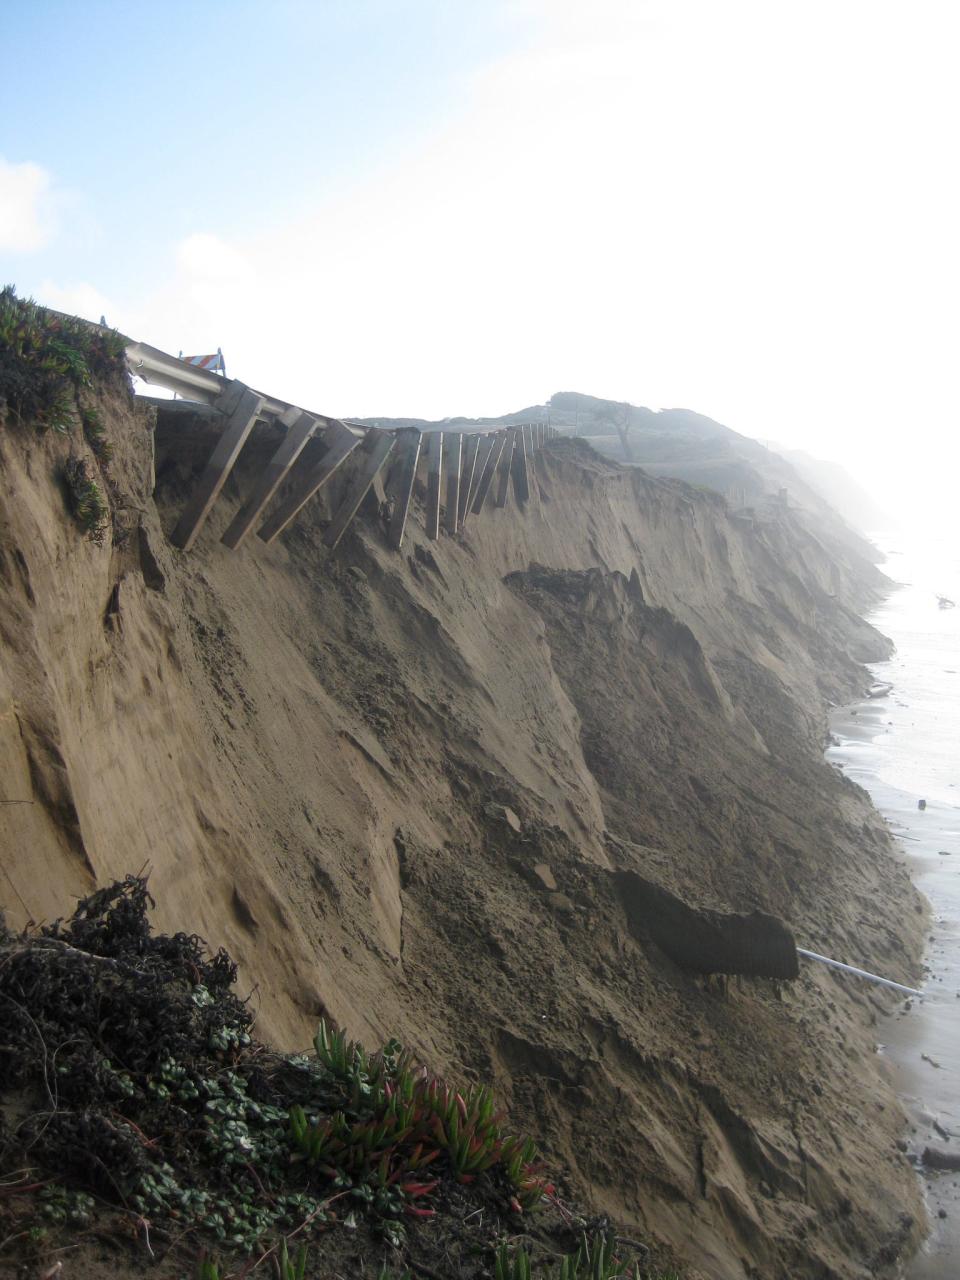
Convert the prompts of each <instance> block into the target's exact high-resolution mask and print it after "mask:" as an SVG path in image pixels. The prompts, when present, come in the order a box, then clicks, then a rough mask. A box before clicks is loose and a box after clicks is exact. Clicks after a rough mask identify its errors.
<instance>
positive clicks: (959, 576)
mask: <svg viewBox="0 0 960 1280" xmlns="http://www.w3.org/2000/svg"><path fill="white" fill-rule="evenodd" d="M874 540H875V541H876V542H877V543H878V545H880V546H881V548H882V549H883V550H884V551H885V553H886V557H887V559H886V562H885V563H884V564H883V566H882V568H883V570H884V572H885V573H886V574H887V575H888V576H889V577H891V578H893V579H894V580H895V581H896V582H897V583H899V584H901V585H900V586H899V587H898V589H897V590H895V591H893V592H892V593H891V594H890V595H889V596H888V597H887V599H886V600H885V601H884V602H883V604H881V605H880V607H879V608H878V609H876V611H875V612H874V613H872V614H871V615H870V621H871V622H872V623H873V624H874V625H875V626H876V627H878V628H879V630H880V631H882V632H884V634H885V635H888V636H889V637H890V638H891V639H892V640H893V641H894V643H895V644H896V652H895V653H894V655H893V657H892V658H891V659H890V660H889V661H888V662H881V663H875V664H873V665H872V667H871V670H872V672H873V674H874V676H875V678H876V680H877V681H878V682H889V683H890V684H891V685H892V688H891V690H890V692H889V693H888V694H886V695H885V696H883V697H879V698H870V699H866V700H864V701H863V702H860V703H856V704H854V705H853V706H851V707H844V708H842V709H838V710H837V711H836V712H835V713H834V714H833V715H832V716H831V733H832V735H833V740H834V741H833V743H832V745H831V746H830V747H829V748H828V749H827V753H826V755H827V759H828V760H829V761H830V762H831V763H833V764H834V765H836V766H837V767H838V768H842V769H843V771H844V772H845V773H846V774H847V775H848V776H849V777H851V778H852V779H853V780H854V781H856V782H858V783H859V784H860V785H861V786H862V787H864V788H865V789H866V790H867V791H868V792H869V793H870V795H871V797H872V799H873V802H874V804H875V805H876V806H877V808H878V809H879V810H880V812H881V813H882V814H883V815H884V817H886V819H887V820H888V822H889V824H890V827H891V829H892V831H893V833H894V835H895V836H896V837H897V840H898V843H899V845H900V848H901V850H902V852H903V854H904V856H905V858H906V860H907V864H908V866H909V869H910V872H911V875H912V877H913V880H914V883H915V884H916V885H917V887H918V888H919V889H920V891H921V892H922V893H923V894H925V895H926V897H927V898H928V900H929V902H930V904H931V908H932V918H931V927H930V931H929V940H928V943H927V951H926V956H925V961H926V970H925V974H924V979H923V982H922V983H921V985H922V987H923V990H924V999H923V1000H922V1001H908V1000H907V1001H904V1002H903V1004H902V1005H900V1006H899V1008H898V1010H897V1011H896V1012H895V1013H894V1015H893V1016H891V1017H890V1018H888V1019H886V1020H885V1022H884V1023H882V1024H881V1026H880V1028H879V1029H878V1035H879V1036H880V1037H881V1038H882V1041H883V1043H882V1044H880V1045H878V1051H879V1052H880V1053H882V1054H884V1055H885V1057H886V1059H887V1060H888V1062H889V1065H890V1069H891V1071H892V1073H893V1076H894V1079H895V1081H896V1083H897V1087H898V1089H899V1092H900V1095H901V1098H902V1100H903V1103H904V1106H905V1108H906V1111H907V1114H908V1117H909V1121H910V1128H909V1131H908V1134H907V1137H908V1141H909V1151H910V1154H911V1156H913V1157H915V1158H916V1160H917V1162H918V1165H919V1159H920V1156H921V1155H922V1152H923V1149H924V1147H927V1146H930V1147H935V1148H938V1149H940V1150H943V1151H948V1152H951V1153H955V1154H956V1155H957V1156H958V1157H960V549H958V546H957V544H956V542H954V541H951V540H949V539H946V538H941V539H939V540H936V539H930V540H928V541H925V542H924V543H922V544H916V545H911V544H910V543H909V542H908V541H907V540H906V539H904V538H899V539H897V538H889V537H878V538H875V539H874ZM938 597H946V598H947V599H949V600H953V601H955V602H956V607H955V608H941V607H940V606H939V604H938ZM921 801H924V802H925V807H924V808H921V807H920V802H921ZM838 959H844V960H851V961H852V963H854V964H856V963H857V959H856V957H846V956H841V957H838ZM851 981H854V979H851ZM921 1172H922V1175H923V1185H924V1188H925V1192H926V1199H927V1206H928V1210H929V1213H930V1219H931V1235H930V1238H929V1240H928V1241H927V1244H926V1246H925V1248H924V1250H923V1251H922V1252H921V1254H920V1255H918V1257H917V1258H916V1259H914V1260H913V1261H912V1263H910V1264H909V1265H908V1267H907V1270H906V1273H905V1274H906V1276H907V1277H909V1280H954V1278H955V1277H956V1276H958V1275H960V1170H958V1171H957V1172H953V1171H950V1172H941V1173H936V1172H927V1171H925V1170H923V1171H921Z"/></svg>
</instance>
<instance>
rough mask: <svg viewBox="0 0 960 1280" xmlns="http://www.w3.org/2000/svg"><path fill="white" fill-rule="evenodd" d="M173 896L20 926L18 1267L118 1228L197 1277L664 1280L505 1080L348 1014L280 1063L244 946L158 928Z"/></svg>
mask: <svg viewBox="0 0 960 1280" xmlns="http://www.w3.org/2000/svg"><path fill="white" fill-rule="evenodd" d="M150 906H152V901H151V899H150V896H149V894H148V891H147V886H146V882H145V881H144V880H143V879H142V878H139V877H129V878H128V879H127V880H125V881H123V882H120V883H117V884H114V885H111V886H109V887H107V888H105V889H102V890H100V891H98V892H97V893H94V894H92V895H91V896H90V897H88V898H86V899H84V900H82V901H81V902H80V903H78V905H77V908H76V910H75V912H74V914H73V915H72V916H71V917H70V919H69V920H67V921H57V922H56V923H55V924H53V925H51V926H49V927H45V928H41V929H39V930H36V931H32V932H29V933H27V934H23V935H19V936H14V935H11V934H8V933H2V932H0V1264H2V1263H4V1262H6V1261H8V1260H10V1259H11V1257H12V1258H14V1259H20V1260H24V1259H25V1260H26V1262H27V1263H29V1264H31V1265H32V1264H34V1263H36V1264H41V1263H42V1264H49V1262H50V1260H51V1259H56V1258H57V1251H58V1249H60V1248H63V1247H65V1246H66V1245H68V1244H69V1246H70V1247H71V1248H75V1247H76V1246H77V1245H81V1246H82V1245H83V1242H84V1241H88V1242H89V1241H91V1240H93V1239H94V1238H96V1239H100V1240H102V1239H103V1238H104V1236H105V1235H106V1236H107V1237H108V1238H112V1239H113V1240H114V1241H115V1242H116V1248H117V1250H118V1251H120V1253H121V1254H125V1256H127V1258H128V1260H129V1262H130V1265H131V1266H132V1267H133V1269H134V1270H136V1269H138V1268H139V1267H140V1266H143V1268H144V1269H145V1270H146V1271H149V1269H150V1267H152V1266H153V1265H154V1264H155V1261H165V1260H166V1261H168V1262H173V1263H174V1265H178V1266H180V1267H181V1274H183V1275H184V1276H185V1277H190V1280H193V1277H197V1276H198V1277H200V1278H201V1280H226V1277H240V1276H248V1275H250V1274H251V1273H252V1272H253V1271H255V1270H256V1269H257V1268H258V1267H259V1266H261V1265H264V1266H265V1267H269V1268H270V1269H271V1270H272V1273H273V1274H274V1275H280V1276H281V1277H282V1280H307V1278H308V1277H319V1276H327V1275H331V1274H334V1273H338V1274H340V1275H341V1276H344V1277H351V1278H353V1277H361V1276H370V1277H374V1278H379V1280H388V1278H390V1280H400V1277H402V1276H403V1275H405V1274H406V1275H409V1276H411V1277H414V1276H417V1275H424V1276H427V1277H434V1278H437V1277H447V1276H449V1277H454V1276H458V1277H459V1276H462V1277H465V1278H468V1280H469V1278H470V1277H476V1278H477V1280H479V1278H480V1277H490V1280H531V1277H533V1276H538V1277H551V1278H552V1280H612V1277H615V1276H626V1275H629V1276H633V1277H638V1278H639V1277H642V1276H646V1275H648V1274H650V1273H649V1272H648V1271H647V1270H646V1269H645V1266H644V1263H643V1260H644V1259H646V1257H647V1250H646V1249H645V1247H644V1246H643V1245H641V1244H635V1243H632V1242H631V1244H630V1245H629V1246H627V1244H626V1242H622V1241H619V1240H618V1239H617V1237H616V1235H615V1233H614V1232H613V1231H612V1229H611V1228H610V1226H609V1224H608V1223H607V1222H606V1221H604V1220H594V1221H592V1222H591V1221H587V1220H586V1219H585V1218H584V1217H583V1216H582V1215H580V1214H578V1213H577V1212H576V1211H575V1210H574V1209H573V1208H572V1207H571V1206H570V1205H568V1204H566V1203H565V1202H564V1201H563V1200H561V1198H560V1197H559V1195H558V1194H557V1191H556V1189H555V1187H554V1185H553V1183H552V1182H551V1180H550V1178H549V1176H548V1174H547V1172H546V1170H545V1169H544V1167H543V1164H542V1162H541V1160H540V1158H539V1155H538V1153H537V1151H536V1148H535V1146H534V1144H533V1142H532V1141H531V1140H530V1139H528V1138H524V1137H521V1136H518V1135H514V1134H512V1133H510V1132H509V1130H508V1129H507V1127H506V1126H505V1124H504V1120H503V1117H502V1116H501V1114H500V1113H499V1112H498V1111H497V1109H496V1106H495V1104H494V1100H493V1097H492V1095H491V1093H490V1091H489V1090H488V1089H486V1088H483V1087H476V1086H475V1087H471V1088H467V1089H462V1090H461V1089H457V1088H455V1087H453V1086H452V1085H450V1084H448V1083H446V1082H445V1081H443V1080H441V1079H440V1078H439V1077H437V1076H435V1075H432V1074H431V1073H430V1072H428V1071H427V1070H426V1069H425V1068H424V1067H422V1066H420V1065H418V1064H417V1063H416V1062H415V1061H414V1060H413V1058H412V1057H411V1055H410V1054H409V1053H408V1052H407V1051H406V1050H405V1049H404V1048H403V1047H402V1046H401V1045H400V1044H399V1043H398V1042H397V1041H395V1040H391V1041H389V1042H388V1043H387V1044H386V1045H384V1046H383V1048H382V1049H380V1050H379V1051H378V1052H376V1053H368V1052H367V1051H366V1050H365V1049H364V1048H363V1046H362V1045H360V1044H357V1043H355V1042H353V1041H350V1040H349V1039H348V1038H347V1036H346V1034H345V1033H344V1032H342V1031H338V1030H336V1029H334V1028H333V1027H331V1026H330V1025H328V1024H327V1023H321V1025H320V1028H319V1031H318V1033H317V1036H316V1039H315V1041H314V1046H313V1052H311V1053H304V1054H278V1053H274V1052H271V1051H270V1050H269V1049H268V1048H267V1047H266V1046H264V1045H262V1044H259V1043H258V1042H257V1041H256V1040H255V1039H254V1037H253V1035H252V1033H251V1026H252V1015H251V1014H250V1012H249V1009H248V1007H247V1005H246V1004H245V1003H244V1002H243V1001H241V1000H240V999H239V998H238V997H237V995H236V993H235V990H234V984H235V980H236V966H235V965H234V964H233V963H232V961H231V960H230V958H229V956H228V955H227V954H226V953H225V952H223V951H218V952H217V953H216V954H215V955H213V956H211V955H210V954H209V953H208V952H207V950H206V947H205V944H204V943H203V942H202V940H201V939H199V938H198V937H196V936H188V935H186V934H183V933H179V934H175V935H173V936H167V935H163V934H155V933H153V932H152V930H151V928H150V924H149V920H148V907H150ZM638 1257H639V1259H640V1260H641V1261H637V1258H638ZM364 1260H366V1262H365V1261H364ZM30 1274H32V1273H30ZM124 1274H128V1272H126V1271H125V1272H124ZM165 1274H169V1272H165Z"/></svg>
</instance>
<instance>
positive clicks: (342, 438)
mask: <svg viewBox="0 0 960 1280" xmlns="http://www.w3.org/2000/svg"><path fill="white" fill-rule="evenodd" d="M323 442H324V444H325V445H327V452H326V453H325V454H324V455H323V457H322V458H321V459H320V461H319V462H318V463H316V465H315V466H313V467H311V468H310V469H309V470H308V471H307V472H306V473H305V474H304V475H302V476H297V475H296V473H294V487H293V492H292V493H290V495H289V496H288V497H287V499H286V501H285V502H284V503H283V504H282V505H281V506H279V507H278V508H277V510H276V511H275V512H274V513H273V515H272V516H271V517H270V518H269V519H268V520H267V521H266V522H265V523H264V524H263V525H262V526H261V528H260V529H259V530H258V531H257V537H258V538H262V539H263V541H264V542H267V543H270V542H273V541H275V539H276V538H278V537H279V536H280V534H281V533H282V532H283V531H284V529H285V528H286V527H287V525H288V524H289V523H290V521H291V520H292V519H293V518H294V517H295V516H296V515H297V514H298V513H299V512H300V511H302V510H303V508H304V507H305V506H306V505H307V503H308V502H309V501H310V499H311V498H312V497H313V495H314V494H315V493H317V491H318V490H320V489H322V488H323V486H324V485H325V484H326V483H327V481H328V480H329V479H330V477H331V476H332V475H333V474H334V472H336V471H339V470H340V468H341V467H342V466H343V464H344V462H346V460H347V458H349V456H350V454H351V453H353V451H354V449H356V448H357V446H358V445H359V444H360V439H359V438H358V437H357V436H355V435H354V434H353V432H352V431H350V430H348V429H347V427H345V426H344V425H343V423H342V422H333V423H331V424H330V426H329V427H327V429H326V431H325V432H324V433H323Z"/></svg>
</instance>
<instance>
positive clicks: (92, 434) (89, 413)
mask: <svg viewBox="0 0 960 1280" xmlns="http://www.w3.org/2000/svg"><path fill="white" fill-rule="evenodd" d="M80 421H81V423H82V424H83V434H84V435H85V436H86V439H87V444H89V446H90V448H91V449H92V450H93V452H94V454H95V455H96V458H97V461H98V462H99V463H100V465H101V466H102V467H106V466H108V465H109V463H110V460H111V458H112V457H113V449H112V447H111V445H110V441H109V440H108V439H107V429H106V427H105V426H104V424H103V415H102V414H101V412H100V410H99V409H95V408H94V407H93V406H92V405H84V404H82V405H81V406H80Z"/></svg>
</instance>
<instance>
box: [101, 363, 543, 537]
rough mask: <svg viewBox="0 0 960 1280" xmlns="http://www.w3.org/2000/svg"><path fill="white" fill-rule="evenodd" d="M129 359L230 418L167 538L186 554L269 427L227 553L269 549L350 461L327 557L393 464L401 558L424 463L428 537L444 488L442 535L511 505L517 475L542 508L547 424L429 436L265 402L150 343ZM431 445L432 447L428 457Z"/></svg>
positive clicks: (522, 498) (523, 495)
mask: <svg viewBox="0 0 960 1280" xmlns="http://www.w3.org/2000/svg"><path fill="white" fill-rule="evenodd" d="M126 358H127V367H128V369H129V370H130V372H131V373H132V374H134V375H135V376H136V377H139V378H142V379H143V381H144V382H146V383H148V384H149V383H155V384H156V385H158V386H162V387H165V388H166V389H167V390H169V391H173V392H175V393H176V394H178V395H182V396H183V397H184V398H185V399H186V400H188V401H197V402H199V403H201V404H208V405H214V406H216V408H217V409H218V410H220V412H221V413H222V414H223V416H224V429H223V433H222V434H221V436H220V439H219V441H218V442H217V445H216V447H215V449H214V451H213V453H212V455H211V457H210V459H209V460H208V462H207V465H206V467H205V468H204V471H203V473H202V475H201V476H200V478H199V480H198V482H197V485H196V487H195V489H194V491H193V493H192V494H191V496H190V499H189V500H188V502H187V504H186V506H185V507H184V509H183V511H182V512H181V515H180V519H179V521H178V523H177V525H176V527H175V529H174V530H173V532H172V534H171V541H172V542H173V543H174V545H175V546H178V547H180V548H181V549H182V550H183V551H189V550H190V549H191V548H192V547H193V545H194V544H195V542H196V540H197V537H198V536H199V534H200V531H201V529H202V528H203V525H204V524H205V522H206V520H207V517H208V516H209V514H210V511H211V510H212V508H213V506H214V504H215V503H216V501H217V498H218V497H219V495H220V492H221V490H222V488H223V485H224V483H225V482H226V479H227V477H228V476H229V474H230V472H231V471H232V469H233V467H234V465H235V463H236V461H237V458H238V456H239V454H240V452H241V450H242V449H243V446H244V444H245V442H246V440H247V438H248V437H249V435H250V432H251V431H252V430H253V428H254V425H255V423H256V422H257V421H261V420H264V419H266V420H268V421H270V420H275V421H277V422H279V423H280V424H281V425H282V426H283V427H284V428H285V435H284V439H283V440H282V442H281V443H280V446H279V448H278V449H277V450H276V452H275V453H274V455H273V457H272V459H271V460H270V462H269V463H268V465H267V467H266V469H265V470H264V472H263V473H262V474H261V475H260V476H259V477H258V479H257V481H256V484H255V487H254V489H253V491H252V492H251V493H250V494H248V495H247V498H246V500H245V502H244V503H243V505H242V506H241V508H240V510H239V511H238V512H237V514H236V515H235V517H234V519H233V521H232V523H231V524H230V527H229V528H228V529H227V530H226V532H225V533H224V534H223V535H222V537H221V541H222V542H223V543H225V544H226V545H227V546H228V547H230V548H231V550H236V549H237V547H239V545H240V543H241V542H242V541H243V540H244V539H245V538H246V537H247V535H248V534H249V533H250V532H251V531H252V529H253V527H254V525H255V524H258V523H259V524H260V528H259V530H258V536H259V537H260V538H261V539H262V540H263V541H264V542H267V543H270V542H272V541H273V540H274V539H275V538H276V537H277V535H278V534H279V533H280V532H281V531H282V530H283V529H285V528H286V527H287V525H288V524H289V523H290V521H291V520H293V519H294V518H295V517H296V515H297V513H298V512H299V511H300V510H301V509H302V508H303V506H305V505H306V503H307V502H308V501H310V499H311V498H313V496H314V495H315V494H316V493H317V492H318V491H319V490H320V489H321V488H322V487H323V486H324V485H325V484H326V483H327V482H328V481H329V480H330V479H331V477H332V476H333V475H334V473H335V472H336V471H338V470H339V469H340V468H341V467H342V465H343V464H344V463H345V462H346V461H347V459H348V458H351V457H354V458H355V459H358V460H359V462H358V465H357V466H356V467H355V468H354V474H353V476H352V478H351V481H350V483H349V484H348V486H347V489H346V493H345V496H344V497H343V498H342V500H341V503H340V506H339V507H338V509H337V510H336V511H335V512H334V514H333V518H332V520H331V522H330V525H329V526H328V528H327V529H326V531H325V533H324V535H323V541H324V545H326V546H327V547H329V548H330V549H331V550H333V549H334V548H335V547H336V546H337V544H338V543H339V542H340V540H341V538H342V537H343V535H344V533H345V532H346V530H347V528H348V526H349V525H350V523H351V521H352V520H353V518H354V516H355V515H356V513H357V511H358V509H359V507H360V504H361V503H362V501H363V499H364V497H365V496H366V494H367V492H368V491H369V489H370V488H371V487H372V486H373V485H374V483H379V476H380V473H381V472H382V471H383V470H384V467H385V465H386V463H387V460H388V459H391V456H392V461H391V475H392V480H391V487H392V489H393V493H392V495H390V496H391V499H392V508H393V510H392V515H391V517H390V527H389V530H388V538H389V541H390V544H391V545H392V546H393V547H394V548H395V549H396V550H399V549H400V546H401V544H402V541H403V535H404V529H405V526H406V522H407V515H408V512H409V509H410V502H411V498H412V496H413V487H414V481H415V479H416V475H417V469H418V466H420V464H421V462H425V463H426V466H427V506H426V530H427V536H428V537H429V538H431V539H435V538H437V537H438V536H439V533H440V509H441V503H442V490H444V489H445V497H446V502H445V504H444V517H445V518H444V528H445V529H446V531H447V532H448V533H453V534H455V533H458V532H459V531H460V530H461V529H462V528H463V526H464V524H465V522H466V521H467V520H468V519H469V517H470V516H471V515H479V513H480V511H481V510H482V508H483V506H484V504H485V503H486V502H487V501H488V497H489V501H490V502H491V503H492V504H493V505H495V506H497V507H503V506H504V505H506V501H507V490H508V485H509V481H510V478H511V477H512V478H513V488H514V494H515V496H516V500H517V502H518V504H519V505H520V506H524V505H525V504H526V503H527V502H528V501H529V500H530V499H531V498H533V500H534V505H535V507H536V508H537V510H539V508H540V492H539V485H538V484H537V481H536V466H535V455H536V454H537V453H538V452H539V451H540V450H541V449H542V448H543V447H544V445H545V444H546V442H547V440H548V439H551V438H553V437H554V436H555V435H556V434H557V431H556V429H555V428H553V427H551V426H549V425H547V424H545V423H542V422H537V423H516V424H514V425H512V426H510V427H494V428H492V429H491V428H490V427H477V428H475V429H474V430H472V431H470V430H460V431H449V430H447V429H446V428H445V427H444V428H443V429H438V430H434V431H432V432H428V433H424V432H422V431H421V430H420V428H419V427H397V428H392V429H391V428H384V427H375V426H360V425H359V424H357V423H350V422H342V421H341V420H340V419H339V418H331V417H329V416H328V415H327V414H322V413H314V412H312V411H310V410H304V409H302V408H300V407H299V406H298V405H293V404H290V403H288V402H287V401H286V400H278V399H276V398H275V397H274V396H267V395H264V394H263V393H262V392H259V391H255V390H254V389H253V388H252V387H248V386H246V385H245V384H244V383H242V382H240V381H239V380H236V379H228V378H223V377H220V376H219V375H218V374H216V373H213V372H212V371H210V370H207V369H201V368H199V367H197V366H196V365H192V364H189V363H187V362H186V361H184V360H181V359H179V358H178V357H176V356H172V355H170V354H169V353H168V352H166V351H161V350H159V348H157V347H151V346H149V345H148V344H147V343H145V342H128V343H127V347H126ZM315 437H320V438H322V439H323V442H324V444H325V446H326V449H325V452H324V453H323V456H322V457H321V458H320V459H319V460H318V461H314V462H313V463H311V464H310V465H309V466H307V467H305V466H304V463H301V462H299V461H298V460H299V459H300V458H301V456H302V455H303V454H304V451H305V449H306V447H307V445H308V444H309V443H310V441H311V439H313V438H315ZM425 440H426V441H427V442H428V447H427V448H426V449H422V448H421V446H422V444H423V442H424V441H425ZM394 464H395V465H394ZM495 481H496V483H495ZM284 482H288V483H289V485H290V486H291V488H290V491H289V492H288V493H287V494H286V496H285V497H284V498H283V499H282V501H281V502H280V505H279V507H277V506H276V505H275V506H274V510H273V513H272V515H269V516H268V515H267V507H268V505H269V504H270V503H271V502H272V500H273V498H274V496H275V495H276V494H277V492H278V490H279V488H280V485H281V484H282V483H284ZM444 482H445V485H444Z"/></svg>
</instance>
